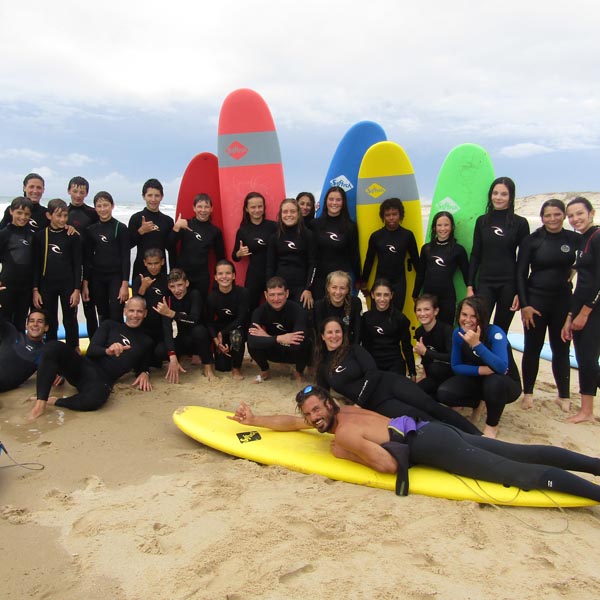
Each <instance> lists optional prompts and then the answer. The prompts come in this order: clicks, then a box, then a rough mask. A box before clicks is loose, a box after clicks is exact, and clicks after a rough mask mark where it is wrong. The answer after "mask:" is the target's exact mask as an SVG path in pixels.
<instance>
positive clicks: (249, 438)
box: [235, 431, 262, 444]
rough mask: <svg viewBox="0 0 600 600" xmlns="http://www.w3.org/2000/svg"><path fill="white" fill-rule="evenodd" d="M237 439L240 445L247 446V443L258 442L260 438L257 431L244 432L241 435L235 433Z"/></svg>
mask: <svg viewBox="0 0 600 600" xmlns="http://www.w3.org/2000/svg"><path fill="white" fill-rule="evenodd" d="M235 435H236V436H237V439H238V440H239V442H240V444H247V443H248V442H258V441H259V440H261V439H262V438H261V437H260V433H258V431H244V432H242V433H236V434H235Z"/></svg>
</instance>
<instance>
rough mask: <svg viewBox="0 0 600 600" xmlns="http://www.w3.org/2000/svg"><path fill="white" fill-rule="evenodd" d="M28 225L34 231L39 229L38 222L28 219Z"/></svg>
mask: <svg viewBox="0 0 600 600" xmlns="http://www.w3.org/2000/svg"><path fill="white" fill-rule="evenodd" d="M29 224H30V225H31V226H32V227H35V228H36V229H37V228H38V227H39V225H38V222H37V221H36V220H35V219H29Z"/></svg>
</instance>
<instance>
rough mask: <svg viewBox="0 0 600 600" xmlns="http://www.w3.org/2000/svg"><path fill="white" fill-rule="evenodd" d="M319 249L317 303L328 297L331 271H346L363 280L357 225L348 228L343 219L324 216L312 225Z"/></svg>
mask: <svg viewBox="0 0 600 600" xmlns="http://www.w3.org/2000/svg"><path fill="white" fill-rule="evenodd" d="M311 229H312V231H313V232H314V237H315V243H316V245H317V268H316V273H315V283H314V285H313V296H314V298H315V300H320V299H321V298H323V297H325V292H326V290H325V283H326V280H327V275H328V274H329V273H331V272H332V271H345V272H346V273H349V274H350V276H351V277H352V280H353V281H355V280H356V279H357V278H358V277H360V253H359V250H358V228H357V227H356V223H355V222H354V221H349V222H348V223H347V224H346V225H345V226H344V222H343V221H342V218H341V217H340V216H337V217H330V216H325V215H324V216H321V217H319V218H318V219H315V220H314V221H313V222H312V224H311Z"/></svg>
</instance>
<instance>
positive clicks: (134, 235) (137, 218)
mask: <svg viewBox="0 0 600 600" xmlns="http://www.w3.org/2000/svg"><path fill="white" fill-rule="evenodd" d="M141 225H142V213H135V214H134V215H131V218H130V219H129V225H128V226H127V229H128V230H129V246H130V248H133V247H135V246H137V245H138V244H139V243H140V240H141V239H142V236H141V235H140V234H139V233H138V229H139V228H140V227H141Z"/></svg>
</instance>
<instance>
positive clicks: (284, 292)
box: [248, 276, 309, 383]
mask: <svg viewBox="0 0 600 600" xmlns="http://www.w3.org/2000/svg"><path fill="white" fill-rule="evenodd" d="M266 287H267V289H266V291H265V298H266V299H267V302H266V304H262V305H261V306H259V307H258V308H256V309H255V311H254V312H253V313H252V317H251V318H250V329H249V330H248V351H249V352H250V356H251V357H252V358H253V359H254V360H255V361H256V364H257V365H258V366H259V368H260V374H259V375H258V376H257V378H256V382H257V383H261V382H262V381H264V380H265V379H268V378H269V361H271V362H278V363H288V364H293V365H295V367H296V370H295V372H294V377H295V378H296V380H298V381H302V374H303V373H304V368H305V367H306V363H307V362H308V353H309V346H308V343H307V342H306V340H305V338H306V316H305V311H304V310H303V309H302V307H301V306H300V305H299V304H297V303H296V302H293V301H291V300H288V296H289V290H288V287H287V284H286V282H285V279H283V278H282V277H277V276H275V277H271V278H270V279H269V280H268V281H267V285H266Z"/></svg>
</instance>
